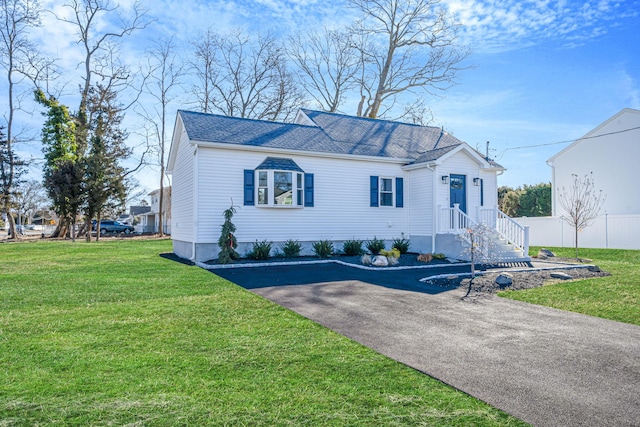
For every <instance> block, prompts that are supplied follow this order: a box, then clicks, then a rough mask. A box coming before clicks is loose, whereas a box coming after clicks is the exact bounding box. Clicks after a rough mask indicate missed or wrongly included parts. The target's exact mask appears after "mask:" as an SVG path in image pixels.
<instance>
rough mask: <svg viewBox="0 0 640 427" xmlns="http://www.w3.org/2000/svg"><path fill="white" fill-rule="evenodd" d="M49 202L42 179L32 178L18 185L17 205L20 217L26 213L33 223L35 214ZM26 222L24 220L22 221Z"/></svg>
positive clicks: (25, 215) (22, 222)
mask: <svg viewBox="0 0 640 427" xmlns="http://www.w3.org/2000/svg"><path fill="white" fill-rule="evenodd" d="M46 203H47V196H46V192H45V189H44V187H43V185H42V183H41V182H40V181H36V180H34V179H30V180H27V181H24V182H23V183H21V184H20V185H19V186H18V191H17V197H16V206H17V209H16V210H17V211H18V219H20V217H21V216H23V215H24V217H26V218H27V219H28V220H29V221H28V223H29V224H31V223H32V222H33V216H34V215H35V213H36V212H37V211H38V210H41V209H44V208H45V205H46ZM20 223H21V224H24V223H25V222H24V221H21V222H20Z"/></svg>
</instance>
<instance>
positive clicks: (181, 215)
mask: <svg viewBox="0 0 640 427" xmlns="http://www.w3.org/2000/svg"><path fill="white" fill-rule="evenodd" d="M195 149H196V148H195V146H193V145H192V144H190V143H189V139H188V138H187V134H186V132H182V134H181V136H180V145H179V151H178V153H177V156H176V161H175V165H174V168H173V174H172V179H171V181H172V192H171V193H172V194H171V238H172V239H174V240H180V241H188V242H192V241H193V239H194V238H195V236H194V235H193V220H194V217H193V206H194V200H193V193H194V179H193V174H194V169H193V166H194V151H195Z"/></svg>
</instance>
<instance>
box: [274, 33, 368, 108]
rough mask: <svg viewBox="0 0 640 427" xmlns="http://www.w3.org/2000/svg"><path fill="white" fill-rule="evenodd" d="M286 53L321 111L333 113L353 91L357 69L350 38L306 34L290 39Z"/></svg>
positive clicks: (330, 34) (349, 35)
mask: <svg viewBox="0 0 640 427" xmlns="http://www.w3.org/2000/svg"><path fill="white" fill-rule="evenodd" d="M287 53H288V55H289V57H290V58H291V60H292V61H293V62H294V64H295V65H296V66H297V68H298V69H299V71H300V75H301V79H302V81H303V87H304V89H305V91H306V92H307V93H308V94H309V95H310V96H311V97H312V98H313V99H314V100H315V101H316V102H317V103H318V105H320V108H322V109H323V110H324V111H329V112H336V111H337V110H338V108H339V107H340V105H341V104H342V102H343V101H344V97H345V95H346V93H347V92H348V91H349V90H351V89H353V88H354V87H355V84H356V81H355V77H356V75H357V74H358V71H359V70H360V66H361V61H360V57H359V55H358V52H357V50H356V49H355V42H354V40H353V39H352V35H351V34H350V33H348V32H342V31H332V30H328V29H325V30H324V32H323V33H318V32H316V31H310V32H307V33H305V35H304V36H301V35H298V36H296V37H290V38H289V44H288V48H287Z"/></svg>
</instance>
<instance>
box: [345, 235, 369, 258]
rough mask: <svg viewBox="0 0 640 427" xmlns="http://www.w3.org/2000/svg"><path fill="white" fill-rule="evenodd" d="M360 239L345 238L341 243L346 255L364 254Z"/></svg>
mask: <svg viewBox="0 0 640 427" xmlns="http://www.w3.org/2000/svg"><path fill="white" fill-rule="evenodd" d="M362 243H363V242H362V240H355V239H354V240H347V241H345V242H344V244H343V245H342V252H344V254H345V255H348V256H359V255H362V254H364V250H363V249H362Z"/></svg>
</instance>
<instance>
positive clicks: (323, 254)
mask: <svg viewBox="0 0 640 427" xmlns="http://www.w3.org/2000/svg"><path fill="white" fill-rule="evenodd" d="M313 252H314V253H315V254H316V255H317V256H318V257H320V258H329V257H330V256H331V254H333V243H332V242H331V241H330V240H320V241H319V242H315V243H314V244H313Z"/></svg>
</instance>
